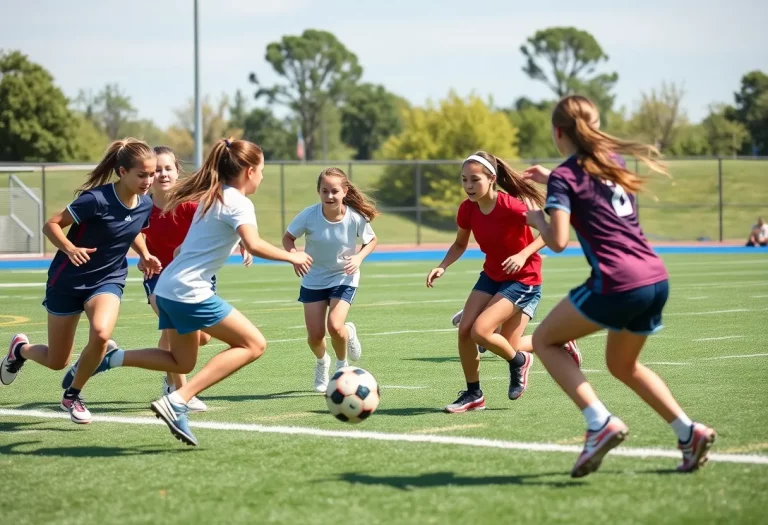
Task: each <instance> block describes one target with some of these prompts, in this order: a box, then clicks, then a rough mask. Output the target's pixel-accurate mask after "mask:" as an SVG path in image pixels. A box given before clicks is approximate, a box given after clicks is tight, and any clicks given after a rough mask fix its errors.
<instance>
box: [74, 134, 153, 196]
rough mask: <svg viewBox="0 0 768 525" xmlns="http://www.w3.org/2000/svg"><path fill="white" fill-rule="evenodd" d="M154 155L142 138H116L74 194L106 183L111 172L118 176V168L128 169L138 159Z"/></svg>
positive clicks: (110, 176)
mask: <svg viewBox="0 0 768 525" xmlns="http://www.w3.org/2000/svg"><path fill="white" fill-rule="evenodd" d="M154 156H155V153H154V151H153V150H152V148H150V147H149V145H147V143H146V142H144V141H143V140H138V139H135V138H133V137H127V138H124V139H122V140H116V141H114V142H113V143H112V144H110V145H109V147H108V148H107V152H106V153H105V154H104V158H103V159H101V162H99V164H98V165H97V166H96V167H95V168H94V169H93V171H91V172H90V173H89V174H88V176H87V179H86V181H85V183H84V184H83V185H82V186H80V188H79V189H77V190H76V191H75V195H79V194H81V193H82V192H84V191H87V190H90V189H92V188H95V187H97V186H102V185H104V184H106V183H108V182H109V179H111V178H112V173H114V174H115V175H116V176H118V177H119V176H120V168H125V169H126V170H129V169H131V168H133V167H134V166H135V165H136V163H137V162H138V161H140V160H144V159H148V158H151V157H154Z"/></svg>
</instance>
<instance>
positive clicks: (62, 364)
mask: <svg viewBox="0 0 768 525" xmlns="http://www.w3.org/2000/svg"><path fill="white" fill-rule="evenodd" d="M67 366H69V357H64V358H59V359H49V361H48V368H50V369H51V370H64V369H65V368H67Z"/></svg>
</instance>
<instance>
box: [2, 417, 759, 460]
mask: <svg viewBox="0 0 768 525" xmlns="http://www.w3.org/2000/svg"><path fill="white" fill-rule="evenodd" d="M0 416H11V417H31V418H42V419H69V415H68V414H64V413H61V412H53V411H51V412H46V411H43V410H9V409H0ZM93 420H94V421H100V422H103V423H119V424H123V425H163V424H164V423H163V422H162V421H160V420H158V419H156V418H148V417H118V416H99V415H96V416H93ZM190 426H191V427H193V428H201V429H207V430H226V431H240V432H257V433H264V434H282V435H293V436H311V437H328V438H345V439H365V440H371V441H390V442H403V443H431V444H439V445H457V446H465V447H481V448H495V449H505V450H524V451H527V452H565V453H568V454H578V453H580V452H581V447H580V446H578V445H557V444H554V443H525V442H518V441H501V440H495V439H482V438H469V437H460V436H436V435H431V434H391V433H385V432H368V431H361V430H325V429H320V428H307V427H287V426H267V425H255V424H246V423H219V422H213V421H191V422H190ZM611 454H612V455H614V456H623V457H632V458H675V459H679V457H680V452H678V451H676V450H665V449H657V448H625V447H619V448H616V449H614V450H613V451H612V452H611ZM710 461H716V462H723V463H741V464H748V465H768V456H763V455H759V454H710Z"/></svg>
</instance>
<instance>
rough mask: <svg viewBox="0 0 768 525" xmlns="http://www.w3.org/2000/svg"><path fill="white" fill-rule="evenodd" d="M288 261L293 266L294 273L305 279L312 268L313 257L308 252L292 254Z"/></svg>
mask: <svg viewBox="0 0 768 525" xmlns="http://www.w3.org/2000/svg"><path fill="white" fill-rule="evenodd" d="M288 261H289V262H290V263H291V264H293V271H294V272H296V275H298V276H299V277H304V276H305V275H307V274H308V273H309V269H310V268H311V267H312V257H310V256H309V254H308V253H306V252H291V253H290V254H289V259H288Z"/></svg>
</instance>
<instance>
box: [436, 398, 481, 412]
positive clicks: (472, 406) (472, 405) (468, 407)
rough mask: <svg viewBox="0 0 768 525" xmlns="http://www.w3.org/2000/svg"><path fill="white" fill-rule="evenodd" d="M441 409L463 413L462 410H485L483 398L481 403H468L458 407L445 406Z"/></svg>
mask: <svg viewBox="0 0 768 525" xmlns="http://www.w3.org/2000/svg"><path fill="white" fill-rule="evenodd" d="M443 410H444V411H445V412H447V413H448V414H463V413H464V412H476V411H478V410H485V400H483V403H482V405H479V406H478V405H476V404H475V403H468V404H466V405H464V406H463V407H460V408H448V407H445V408H444V409H443Z"/></svg>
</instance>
